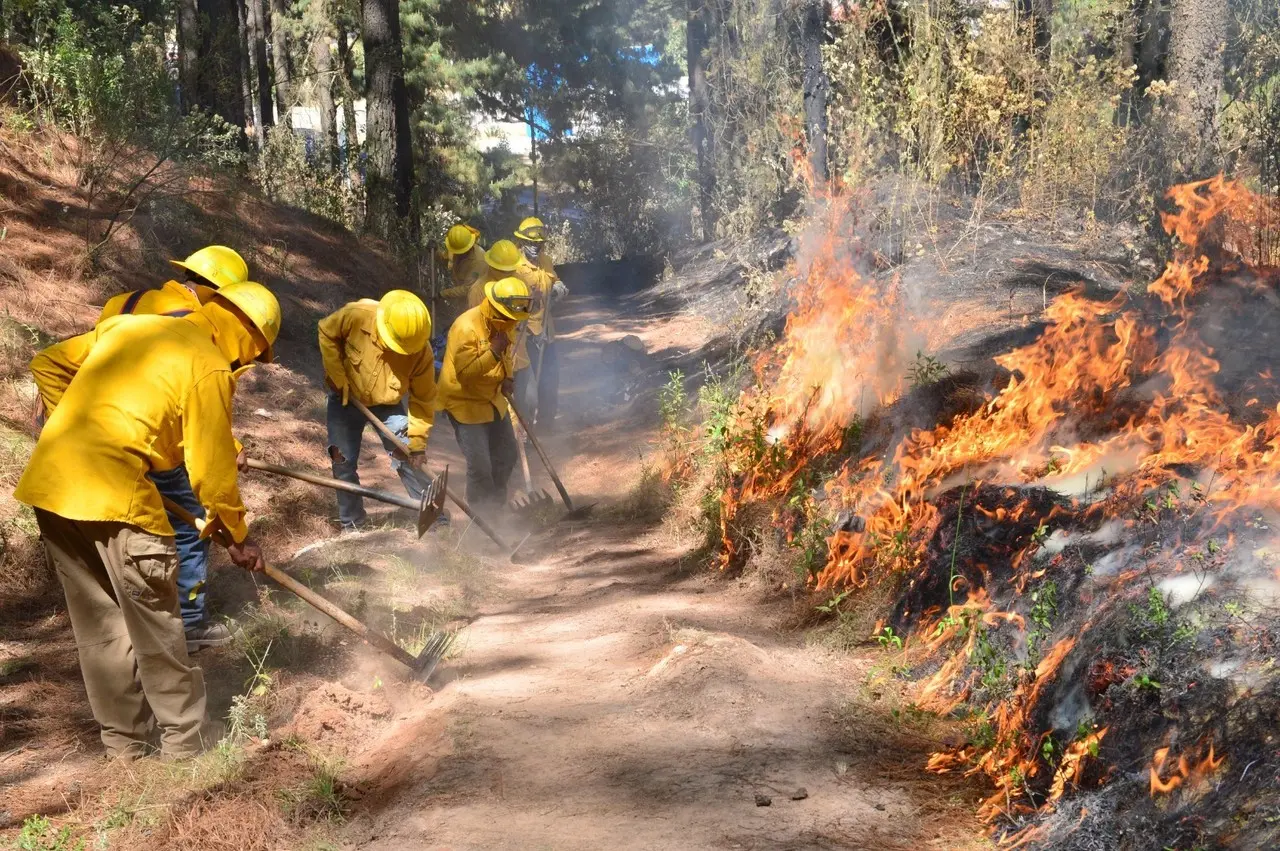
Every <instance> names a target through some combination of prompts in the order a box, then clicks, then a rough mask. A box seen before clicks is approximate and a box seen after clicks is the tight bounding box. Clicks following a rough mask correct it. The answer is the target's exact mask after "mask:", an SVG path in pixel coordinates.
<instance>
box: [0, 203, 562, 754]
mask: <svg viewBox="0 0 1280 851" xmlns="http://www.w3.org/2000/svg"><path fill="white" fill-rule="evenodd" d="M544 231H545V228H544V226H543V224H542V222H541V221H539V220H538V219H536V218H529V219H525V220H524V221H523V222H521V223H520V227H519V228H517V230H516V232H515V234H514V237H515V238H514V240H505V239H504V240H499V241H497V242H496V243H495V244H494V245H493V246H491V247H490V248H489V249H488V250H487V251H486V250H485V249H484V248H482V247H481V245H480V234H479V232H478V231H476V230H475V229H474V228H471V227H469V226H467V225H461V224H460V225H455V226H454V227H453V228H452V229H451V230H450V231H449V234H448V237H447V239H446V250H447V253H448V256H449V267H450V275H451V278H452V283H453V286H452V287H451V288H450V289H448V290H446V291H445V293H444V295H445V297H446V298H448V299H450V306H451V307H452V308H453V310H452V312H453V313H454V314H455V318H454V319H453V320H452V322H451V324H450V326H449V331H448V336H447V340H446V341H445V344H444V352H443V361H442V364H441V367H440V372H439V378H438V379H437V376H436V363H435V355H434V353H433V350H432V346H431V336H432V323H431V315H430V313H429V312H428V310H427V307H426V305H425V304H423V302H422V300H421V299H420V298H418V296H416V295H414V294H413V293H410V292H407V291H405V290H392V291H390V292H388V293H386V294H385V295H383V296H382V297H381V298H380V299H378V300H374V299H361V300H359V301H354V302H351V303H350V304H347V305H345V306H343V307H342V308H340V309H339V310H337V311H336V312H334V313H333V314H331V315H330V316H327V317H325V318H324V319H322V320H321V321H320V323H319V328H318V338H319V339H318V343H319V348H320V355H321V360H322V362H323V365H324V374H325V385H326V390H327V403H328V404H327V416H326V418H327V427H328V446H327V452H328V455H329V459H330V462H331V465H332V469H333V475H334V477H335V478H337V479H341V480H343V481H347V482H352V483H357V484H358V483H359V473H358V470H357V463H358V459H359V454H360V453H359V450H360V441H361V437H362V435H363V433H364V426H365V425H366V424H367V421H366V419H365V417H364V415H363V413H361V412H360V410H359V408H358V407H356V406H355V405H354V404H352V402H353V400H358V401H359V402H360V403H361V404H363V405H364V406H366V407H367V408H369V409H370V410H371V411H372V412H373V413H374V415H375V416H376V417H377V418H378V419H380V420H381V421H382V422H383V423H384V424H385V425H386V426H387V427H388V429H389V430H390V432H392V433H393V434H395V435H396V436H398V437H399V438H400V439H401V440H402V441H404V442H406V443H407V444H408V449H409V453H408V459H407V460H406V459H405V458H404V457H403V455H402V453H401V452H400V451H399V447H396V446H394V445H393V444H392V442H391V441H390V439H389V438H386V437H384V438H383V443H384V447H385V448H386V449H387V451H388V453H389V454H390V455H391V456H392V466H393V468H394V469H395V471H396V473H397V474H398V475H399V477H400V479H401V482H402V484H403V485H404V488H405V490H406V491H407V492H408V493H409V494H410V496H412V497H414V498H415V499H418V498H421V496H422V493H423V490H424V488H426V487H427V486H428V484H429V479H428V477H427V476H426V475H425V473H424V472H423V464H422V462H423V459H424V457H425V452H426V448H427V442H428V439H429V437H430V435H431V430H432V423H433V420H434V418H435V415H436V413H438V412H443V414H444V416H445V418H446V419H447V420H448V421H449V423H450V424H451V425H452V426H453V431H454V434H455V436H456V437H457V441H458V445H459V447H460V448H461V450H462V455H463V458H464V460H465V462H466V468H467V469H466V498H467V501H468V502H469V503H471V504H472V505H473V506H475V507H476V509H477V510H479V511H481V512H489V513H494V512H496V511H498V510H501V509H502V508H503V507H504V506H505V505H506V503H507V485H508V481H509V480H510V478H511V474H512V472H513V470H514V469H515V466H516V458H517V448H518V447H517V443H516V440H517V438H516V433H515V430H514V428H513V426H512V417H511V411H510V408H509V406H508V404H507V399H508V398H509V397H510V396H511V395H512V394H519V396H518V397H517V398H519V399H520V400H521V401H523V402H524V405H523V406H522V409H526V410H527V411H529V412H533V411H536V412H537V413H536V414H531V418H534V417H536V420H535V421H536V422H537V424H538V426H539V428H540V429H549V428H550V427H551V425H552V422H553V421H554V419H555V413H556V392H557V390H558V386H557V385H558V368H557V361H556V356H555V346H554V325H553V323H552V317H551V306H552V304H553V302H554V301H555V300H557V299H559V298H560V297H562V296H563V295H564V294H565V293H566V290H565V287H564V284H562V283H561V282H560V281H559V279H558V278H557V277H556V275H555V272H554V271H553V267H552V262H551V259H550V257H549V255H548V254H547V252H546V251H545V250H544V249H545V244H546V239H545V234H544ZM171 263H172V264H173V265H174V266H175V267H177V268H179V269H181V270H182V272H183V274H182V280H180V281H179V280H169V281H166V282H165V283H164V284H162V285H161V286H160V287H158V288H155V289H146V290H139V291H136V292H131V293H122V294H120V295H117V296H115V297H114V298H112V299H111V300H109V301H108V302H107V304H106V305H105V306H104V308H103V310H102V312H101V315H100V316H99V317H98V320H97V322H96V323H95V326H94V328H93V330H91V331H89V332H87V333H85V334H81V335H79V336H76V337H72V338H70V339H67V340H64V341H62V342H60V343H57V344H55V345H53V346H50V347H49V348H47V349H44V350H43V351H41V352H39V353H38V354H37V355H36V356H35V358H34V359H33V360H32V362H31V373H32V376H33V378H34V379H35V384H36V388H37V391H38V397H39V398H38V402H37V411H36V415H37V422H38V423H39V424H40V426H41V432H40V437H39V439H38V440H37V442H36V446H35V449H34V450H33V451H32V455H31V460H30V461H29V462H28V464H27V467H26V469H25V470H24V472H23V475H22V477H21V479H20V480H19V482H18V486H17V489H16V490H15V492H14V497H15V498H16V499H17V500H18V501H19V502H22V503H25V504H26V505H29V506H31V507H32V509H34V511H35V516H36V522H37V524H38V525H39V528H40V533H41V537H42V538H43V540H44V545H45V551H46V555H47V557H48V559H49V563H50V565H51V567H52V568H53V569H54V572H55V573H56V574H57V576H58V580H59V582H60V583H61V584H62V588H63V592H64V593H65V595H66V598H67V612H68V615H69V617H70V620H71V627H72V631H73V632H74V634H75V640H76V647H77V650H78V653H79V658H80V669H81V673H82V675H83V677H84V682H85V688H86V691H87V692H88V697H89V705H90V707H91V708H92V710H93V715H94V718H95V719H96V720H97V722H98V725H99V727H100V731H101V738H102V743H103V746H104V748H105V749H106V754H107V756H108V757H109V758H121V759H133V758H137V757H140V756H145V755H148V754H151V753H153V752H155V751H156V750H157V749H158V751H159V754H160V756H161V757H162V758H163V759H167V760H179V759H185V758H188V757H191V756H194V755H196V754H198V753H200V752H201V751H202V750H204V749H205V748H206V747H208V746H209V745H210V744H211V742H210V741H209V738H208V737H207V736H206V735H205V724H206V720H207V719H206V715H205V689H204V678H203V674H202V672H201V669H200V667H199V666H198V665H196V664H194V663H193V661H192V658H191V656H192V654H194V653H196V652H198V651H199V650H201V649H203V648H205V647H215V646H221V645H225V644H227V643H229V642H230V641H231V640H232V639H233V634H232V632H231V630H230V629H229V628H228V626H227V625H226V624H224V623H221V622H218V621H214V620H211V619H210V618H209V616H208V613H207V611H206V606H205V594H204V588H205V584H206V582H207V578H208V570H209V542H210V539H211V538H212V537H213V536H215V535H217V536H218V537H219V538H220V539H221V540H223V541H229V542H230V544H229V546H228V547H227V552H228V555H229V556H230V558H231V561H232V562H233V563H234V564H235V565H237V566H239V567H241V568H244V569H246V570H250V571H261V570H263V569H264V562H263V559H262V552H261V550H260V548H259V547H258V545H257V544H256V543H255V542H254V541H253V540H252V538H251V537H250V535H249V529H248V526H247V525H246V519H245V518H246V510H245V506H244V502H243V500H242V499H241V496H240V491H239V486H238V472H239V470H241V469H244V467H245V465H246V463H247V462H246V458H245V454H244V449H243V446H242V445H241V444H240V443H239V441H237V440H236V438H235V436H234V435H233V434H232V426H231V423H232V396H233V395H234V393H235V389H236V382H237V379H238V378H239V376H240V375H241V374H242V373H243V372H244V371H246V370H247V369H249V368H251V367H252V366H253V365H254V364H257V363H269V362H271V361H272V359H273V351H274V345H275V343H276V340H277V338H278V336H279V333H280V327H281V322H282V316H281V310H280V303H279V301H278V300H277V299H276V297H275V296H274V295H273V294H272V293H271V292H270V291H269V290H268V289H267V288H266V287H264V286H262V285H261V284H258V283H254V282H253V281H250V280H249V268H248V265H247V264H246V263H245V261H244V259H243V258H242V257H241V256H240V255H239V254H238V253H237V252H235V251H234V250H232V249H230V248H227V247H225V246H219V245H211V246H207V247H205V248H202V249H200V250H199V251H196V252H195V253H194V254H192V255H191V256H189V257H187V258H186V259H185V260H174V261H171ZM166 500H168V501H169V502H171V503H173V504H175V505H178V506H181V507H182V508H183V509H184V510H185V512H187V513H189V514H190V515H192V516H194V517H195V518H197V523H198V524H199V527H200V528H195V527H193V526H191V525H189V524H188V523H186V522H183V521H182V519H180V518H179V517H177V516H175V515H174V514H173V513H171V512H169V511H167V509H166V505H165V501H166ZM188 519H190V518H188ZM367 522H368V520H367V517H366V515H365V511H364V506H363V504H362V499H361V497H359V496H356V495H354V494H351V493H345V492H339V494H338V523H339V525H340V527H341V528H342V530H343V531H353V530H359V529H361V528H363V527H364V526H365V525H366V524H367Z"/></svg>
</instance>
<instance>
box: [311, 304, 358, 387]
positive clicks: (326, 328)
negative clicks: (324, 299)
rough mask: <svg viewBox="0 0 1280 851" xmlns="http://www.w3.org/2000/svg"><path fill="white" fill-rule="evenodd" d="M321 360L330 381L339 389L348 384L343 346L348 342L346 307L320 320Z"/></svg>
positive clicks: (348, 330)
mask: <svg viewBox="0 0 1280 851" xmlns="http://www.w3.org/2000/svg"><path fill="white" fill-rule="evenodd" d="M318 327H319V329H320V360H321V361H322V362H323V363H324V374H325V377H326V378H328V379H329V382H330V383H331V384H332V385H333V386H334V387H336V388H338V390H343V389H344V388H345V387H346V386H347V369H346V366H345V365H344V364H343V359H342V348H343V345H344V344H345V343H346V340H347V334H348V333H349V332H350V329H349V328H348V327H347V309H346V308H345V307H344V308H342V309H341V310H338V311H336V312H334V313H331V314H329V315H328V316H326V317H325V318H324V319H321V320H320V324H319V326H318Z"/></svg>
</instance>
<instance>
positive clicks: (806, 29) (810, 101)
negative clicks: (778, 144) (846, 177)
mask: <svg viewBox="0 0 1280 851" xmlns="http://www.w3.org/2000/svg"><path fill="white" fill-rule="evenodd" d="M800 14H801V19H800V59H801V67H802V68H803V80H802V89H803V93H804V129H805V138H806V139H807V140H808V142H809V168H810V169H811V171H812V172H813V177H814V180H815V181H817V182H818V183H826V182H827V178H828V176H829V174H828V167H827V165H828V164H827V100H828V98H829V97H830V94H831V79H830V78H829V77H828V76H827V71H826V68H825V67H824V66H823V64H822V45H823V44H825V43H826V34H827V4H826V2H825V0H805V5H804V7H803V8H802V9H801V10H800Z"/></svg>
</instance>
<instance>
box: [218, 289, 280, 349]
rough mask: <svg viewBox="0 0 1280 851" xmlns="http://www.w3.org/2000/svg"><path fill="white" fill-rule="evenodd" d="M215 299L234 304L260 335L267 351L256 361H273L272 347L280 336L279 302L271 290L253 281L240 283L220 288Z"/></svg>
mask: <svg viewBox="0 0 1280 851" xmlns="http://www.w3.org/2000/svg"><path fill="white" fill-rule="evenodd" d="M215 298H220V299H224V300H225V301H228V302H230V303H231V304H234V305H235V306H236V307H237V308H239V309H240V312H241V313H243V314H244V315H245V316H246V317H248V319H249V321H250V322H252V323H253V325H254V327H255V328H257V329H258V331H260V332H261V333H262V336H263V337H265V338H266V341H267V349H266V351H264V352H263V353H262V354H261V355H259V356H258V360H260V361H262V362H263V363H271V361H272V360H274V359H275V353H274V351H273V347H274V346H275V342H276V338H277V337H279V336H280V302H279V301H277V300H276V297H275V296H274V295H273V294H272V293H271V290H269V289H267V288H266V287H264V286H263V285H262V284H255V283H254V282H253V281H241V282H236V283H231V284H227V285H226V286H224V287H220V288H219V289H218V292H217V294H216V295H215Z"/></svg>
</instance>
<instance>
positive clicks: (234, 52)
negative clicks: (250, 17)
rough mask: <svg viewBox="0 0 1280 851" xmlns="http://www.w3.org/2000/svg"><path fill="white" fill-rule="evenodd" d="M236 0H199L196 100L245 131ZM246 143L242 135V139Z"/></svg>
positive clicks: (198, 103) (233, 125) (199, 104)
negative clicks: (198, 56) (198, 54)
mask: <svg viewBox="0 0 1280 851" xmlns="http://www.w3.org/2000/svg"><path fill="white" fill-rule="evenodd" d="M234 4H235V0H198V11H199V15H200V17H199V21H200V59H199V64H198V67H197V71H196V86H195V97H194V102H195V103H196V104H197V105H198V106H201V107H203V108H204V109H207V110H209V111H210V112H213V113H214V114H216V115H218V116H220V117H221V118H222V119H223V120H225V121H226V122H227V123H228V124H230V125H231V126H232V127H238V128H239V129H240V132H241V134H243V132H244V125H245V113H244V100H243V99H242V97H241V86H240V28H239V25H238V24H237V22H236V10H235V5H234ZM241 141H242V142H243V137H242V139H241Z"/></svg>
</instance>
